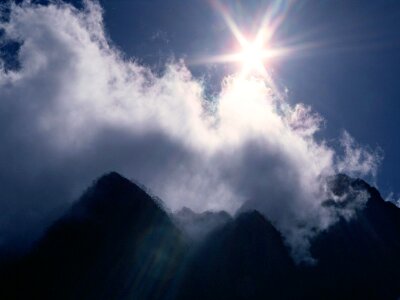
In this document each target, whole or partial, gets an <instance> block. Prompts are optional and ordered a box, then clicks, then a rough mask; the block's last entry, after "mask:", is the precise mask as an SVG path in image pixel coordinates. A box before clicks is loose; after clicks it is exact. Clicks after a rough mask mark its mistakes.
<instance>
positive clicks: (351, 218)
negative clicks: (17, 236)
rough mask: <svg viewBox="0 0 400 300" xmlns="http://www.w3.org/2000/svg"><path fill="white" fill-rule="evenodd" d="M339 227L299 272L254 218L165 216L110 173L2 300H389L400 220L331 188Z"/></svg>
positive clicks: (398, 286) (385, 206)
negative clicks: (312, 261)
mask: <svg viewBox="0 0 400 300" xmlns="http://www.w3.org/2000/svg"><path fill="white" fill-rule="evenodd" d="M328 187H329V190H330V191H331V197H330V199H327V200H326V201H325V202H324V203H323V207H322V209H327V210H329V212H331V213H332V214H333V216H335V217H336V218H337V222H336V223H335V224H334V225H332V226H331V227H329V228H328V229H326V230H325V231H323V232H321V233H319V234H318V235H317V236H316V237H315V238H314V239H313V240H311V241H310V243H311V244H310V251H311V255H312V257H313V258H314V259H315V260H316V263H315V264H314V265H296V264H295V263H294V262H293V260H292V258H291V256H290V254H289V253H290V252H289V250H288V248H287V247H286V245H285V241H284V238H283V237H282V235H281V234H280V233H279V231H278V230H277V229H276V228H275V227H274V225H273V224H272V223H271V222H270V221H269V220H268V218H266V217H265V216H264V215H262V214H260V213H259V212H257V211H248V212H243V213H240V214H238V215H236V216H235V217H233V218H232V217H230V216H229V215H228V214H227V213H225V212H203V213H195V212H193V211H191V210H190V209H188V208H185V209H183V210H181V211H179V212H177V213H175V214H174V215H170V214H168V213H166V212H165V210H164V209H163V207H162V204H161V203H160V201H158V200H157V199H156V198H154V197H151V196H149V195H148V194H147V193H146V192H145V191H144V190H143V189H142V188H140V187H139V186H137V185H136V184H134V183H132V182H130V181H129V180H127V179H126V178H124V177H122V176H121V175H119V174H117V173H109V174H106V175H104V176H103V177H101V178H100V179H98V180H97V181H95V182H94V184H93V185H92V186H91V187H90V188H89V189H88V190H87V191H86V192H85V193H84V194H83V196H82V197H81V198H80V199H79V200H78V201H77V202H76V203H75V204H74V205H73V206H72V207H71V208H70V210H69V211H67V212H66V213H65V215H64V216H63V217H62V218H60V219H59V220H58V221H57V222H55V223H54V224H53V225H52V226H51V227H50V228H49V229H48V230H47V232H46V233H45V234H44V236H43V237H42V238H41V239H40V240H39V241H38V242H37V243H36V245H35V247H34V248H33V249H32V250H31V252H30V253H29V254H28V255H27V256H26V257H24V258H23V259H21V260H20V261H18V262H15V263H13V264H12V265H11V267H8V268H5V267H2V266H0V299H85V300H86V299H171V300H173V299H177V300H181V299H398V298H399V296H400V255H399V253H400V209H399V208H398V207H396V206H395V205H393V204H392V203H389V202H386V201H384V200H383V199H382V197H381V196H380V194H379V192H378V190H376V189H375V188H373V187H371V186H370V185H368V184H367V183H366V182H364V181H362V180H360V179H353V178H350V177H348V176H346V175H343V174H339V175H337V176H334V177H332V178H330V179H329V181H328Z"/></svg>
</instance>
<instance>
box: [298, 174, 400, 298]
mask: <svg viewBox="0 0 400 300" xmlns="http://www.w3.org/2000/svg"><path fill="white" fill-rule="evenodd" d="M332 190H333V191H334V193H335V194H336V196H343V195H346V194H351V193H352V192H353V191H366V192H367V193H368V195H369V197H368V200H367V201H366V203H365V204H364V206H363V207H362V208H361V209H359V210H357V211H356V214H355V215H354V216H353V217H352V218H350V219H346V218H343V217H342V218H340V220H339V221H338V222H337V223H336V224H334V225H333V226H331V227H330V228H328V229H327V230H326V231H325V232H323V233H321V234H320V235H318V236H317V237H316V239H315V240H314V241H313V242H312V247H311V253H312V255H313V257H314V258H316V259H317V261H318V264H317V265H316V266H315V267H314V268H309V269H307V270H304V271H305V272H304V273H305V274H304V276H303V278H306V281H307V284H308V288H307V289H306V294H305V298H308V299H310V298H311V297H312V298H314V299H321V298H324V299H338V298H343V297H344V296H345V297H346V298H349V299H398V298H399V296H400V209H399V208H398V207H396V206H395V205H394V204H393V203H391V202H387V201H385V200H383V199H382V197H381V196H380V194H379V192H378V190H377V189H375V188H373V187H371V186H369V185H368V184H367V183H366V182H364V181H362V180H360V179H352V178H350V177H348V176H346V175H343V174H342V175H338V176H336V178H335V180H334V181H333V186H332ZM347 201H350V202H351V201H354V199H352V197H350V198H349V199H347ZM326 205H328V206H329V205H330V206H332V205H340V206H341V207H340V209H343V207H344V206H345V205H348V204H344V203H340V204H335V202H332V201H327V203H326Z"/></svg>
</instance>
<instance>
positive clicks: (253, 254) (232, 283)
mask: <svg viewBox="0 0 400 300" xmlns="http://www.w3.org/2000/svg"><path fill="white" fill-rule="evenodd" d="M288 282H289V283H290V284H291V285H292V286H294V285H295V284H296V279H295V265H294V263H293V261H292V259H291V258H290V256H289V252H288V250H287V249H286V247H285V245H284V243H283V239H282V236H281V235H280V233H279V232H278V231H277V230H276V229H275V228H274V226H273V225H272V224H271V223H270V222H269V221H267V220H266V219H265V218H264V217H263V216H262V215H261V214H260V213H258V212H257V211H253V212H247V213H242V214H240V215H239V216H237V217H236V218H235V219H234V220H231V221H230V222H229V223H227V224H226V225H225V226H223V227H222V228H219V229H217V230H216V231H214V232H213V233H211V234H210V236H209V237H208V238H207V239H206V240H205V241H204V242H203V244H202V245H201V246H200V247H199V248H198V249H197V250H195V251H194V253H193V254H192V257H191V262H190V264H189V266H188V267H187V269H186V276H185V281H184V284H182V290H181V295H180V297H181V299H266V298H270V299H286V298H289V297H290V296H291V291H290V290H288V289H286V288H285V287H287V283H288Z"/></svg>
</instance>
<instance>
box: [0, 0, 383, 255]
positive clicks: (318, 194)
mask: <svg viewBox="0 0 400 300" xmlns="http://www.w3.org/2000/svg"><path fill="white" fill-rule="evenodd" d="M0 26H1V28H2V30H4V35H3V39H4V41H18V42H19V43H21V48H20V51H19V54H18V61H19V66H20V68H18V69H15V70H6V68H5V67H4V66H5V64H2V66H3V67H2V69H1V70H0V122H1V126H0V128H1V130H0V140H1V143H2V146H1V147H0V165H1V168H0V195H1V199H0V209H1V211H2V218H1V220H0V238H1V240H0V242H2V243H3V246H4V245H9V244H10V243H11V242H12V241H14V242H15V243H18V244H20V245H21V244H22V241H23V240H24V239H25V242H29V241H31V240H32V239H34V238H35V237H36V236H37V235H38V234H39V233H40V230H41V229H43V228H44V226H45V225H46V224H48V223H49V222H50V221H51V220H52V219H54V218H55V217H56V216H58V215H59V214H60V213H62V211H63V210H64V209H65V208H67V207H68V206H69V205H70V203H71V202H72V201H73V200H75V199H77V197H78V196H79V194H80V193H81V191H82V190H83V189H84V188H85V187H86V186H87V185H88V184H90V181H91V180H93V178H96V177H98V176H99V175H101V174H103V173H105V172H107V171H111V170H115V171H118V172H121V173H122V174H124V175H125V176H127V177H129V178H133V179H135V180H137V181H139V182H141V183H143V184H144V185H146V186H147V187H149V188H150V189H151V191H152V192H153V193H154V194H156V195H158V196H159V197H161V198H162V199H163V201H164V202H165V204H166V206H167V207H168V208H169V209H171V210H176V209H179V208H180V207H182V206H187V207H190V208H192V209H194V210H197V211H202V210H207V209H224V210H227V211H229V212H231V213H234V212H235V211H237V210H238V209H239V208H240V207H250V208H256V209H259V210H260V211H261V212H262V213H264V214H265V215H266V216H267V217H268V218H270V219H271V220H272V221H273V222H274V223H275V224H276V226H277V227H278V228H279V230H280V231H281V232H282V233H283V234H284V235H285V237H286V240H287V242H288V244H289V245H290V246H291V247H292V249H293V253H294V254H295V256H296V257H298V258H299V257H300V258H304V257H306V255H305V253H306V252H307V251H306V250H307V241H308V238H309V237H311V236H312V235H313V234H314V233H315V232H316V231H318V230H321V229H324V228H326V227H327V226H329V225H330V224H332V223H333V222H334V221H335V217H333V216H332V214H331V213H329V212H327V211H326V210H324V209H321V202H322V201H323V200H325V199H326V198H327V197H328V196H329V195H328V192H327V188H326V178H328V177H329V176H330V175H332V174H335V173H336V172H339V171H340V172H342V171H343V172H349V173H351V174H352V175H357V176H366V175H375V174H376V168H377V166H378V161H379V157H378V156H376V155H375V154H374V153H373V152H371V151H367V150H366V149H363V148H360V147H359V146H357V145H356V144H355V142H354V141H353V139H352V138H351V137H350V135H349V134H347V133H345V134H344V135H343V139H342V144H343V149H344V151H343V152H344V154H343V155H339V154H337V153H336V152H335V150H334V149H333V148H332V147H330V146H329V145H328V144H327V143H326V142H325V141H323V140H317V139H316V138H315V137H314V135H315V133H316V132H318V131H319V129H320V127H321V123H322V122H323V119H322V117H321V116H319V115H317V114H315V113H313V112H312V110H311V108H309V107H306V106H304V105H301V104H298V105H296V106H294V107H292V106H290V105H289V104H288V103H286V102H285V100H284V99H282V97H280V96H279V97H278V96H277V94H276V91H275V90H274V89H272V88H271V87H270V86H269V85H268V83H266V82H265V81H264V80H262V79H260V78H256V77H254V78H252V77H249V78H242V77H241V76H239V75H237V74H232V75H230V76H227V77H226V78H225V79H224V81H223V83H222V89H221V92H220V94H219V95H218V96H217V97H216V98H215V99H212V100H210V99H206V98H205V97H204V88H203V84H204V83H203V82H201V81H199V80H196V79H195V78H193V77H192V75H191V73H190V71H189V70H188V69H187V68H186V67H185V65H184V62H175V63H171V64H169V65H167V66H166V68H165V71H164V73H163V74H155V73H153V72H152V71H151V70H149V69H148V68H146V67H144V66H141V65H139V64H138V63H136V62H135V61H134V60H127V59H124V58H122V55H120V53H119V52H118V51H117V50H116V49H115V48H114V47H113V46H112V43H111V42H110V41H109V40H108V39H107V38H106V35H105V32H104V28H103V21H102V11H101V8H100V6H99V5H98V4H96V3H93V2H87V4H86V7H85V9H84V10H77V9H75V8H73V7H71V6H69V5H67V4H62V3H58V4H52V5H48V6H40V5H34V4H30V3H29V2H25V3H23V4H20V5H13V6H12V7H11V13H10V17H9V19H8V20H7V21H3V22H2V23H1V25H0ZM346 214H348V212H346ZM27 236H28V237H27Z"/></svg>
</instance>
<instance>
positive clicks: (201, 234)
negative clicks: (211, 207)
mask: <svg viewBox="0 0 400 300" xmlns="http://www.w3.org/2000/svg"><path fill="white" fill-rule="evenodd" d="M173 217H174V220H175V222H176V223H177V225H178V226H179V228H181V229H182V231H183V232H185V234H186V236H187V237H188V238H189V239H191V240H192V241H195V242H200V241H203V240H204V238H205V237H207V236H208V234H209V233H210V232H212V231H214V230H215V229H217V228H219V227H221V226H223V225H225V224H226V223H228V222H229V221H230V220H231V219H232V217H231V216H230V215H229V214H228V213H227V212H225V211H205V212H202V213H195V212H194V211H193V210H191V209H190V208H187V207H184V208H182V209H181V210H179V211H178V212H176V213H175V214H174V216H173Z"/></svg>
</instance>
